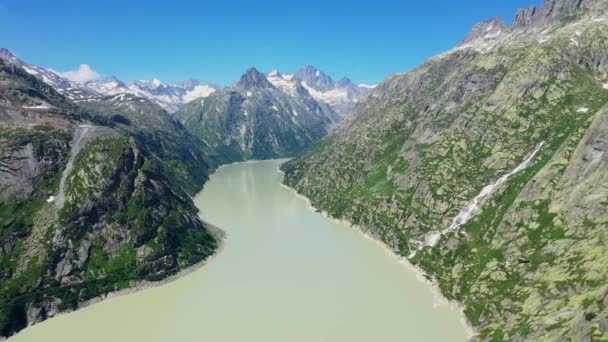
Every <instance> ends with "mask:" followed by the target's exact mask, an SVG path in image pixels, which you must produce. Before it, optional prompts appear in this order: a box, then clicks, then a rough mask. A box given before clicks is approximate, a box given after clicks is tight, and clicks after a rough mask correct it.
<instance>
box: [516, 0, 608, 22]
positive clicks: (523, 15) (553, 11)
mask: <svg viewBox="0 0 608 342" xmlns="http://www.w3.org/2000/svg"><path fill="white" fill-rule="evenodd" d="M602 1H603V0H545V2H544V3H543V4H542V5H541V6H540V7H538V8H537V7H536V6H530V7H528V8H524V9H520V10H519V11H518V12H517V15H516V16H515V20H514V22H513V28H521V27H529V26H536V25H544V24H549V23H552V22H555V21H558V20H560V19H562V18H565V17H568V16H572V15H575V14H576V12H577V11H579V10H580V9H583V8H587V7H591V6H592V5H596V4H598V3H600V2H602Z"/></svg>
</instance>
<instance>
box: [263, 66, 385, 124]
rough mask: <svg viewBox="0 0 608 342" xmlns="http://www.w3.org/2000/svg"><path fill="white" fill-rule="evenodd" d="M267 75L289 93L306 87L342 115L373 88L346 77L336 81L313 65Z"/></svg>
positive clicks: (275, 71)
mask: <svg viewBox="0 0 608 342" xmlns="http://www.w3.org/2000/svg"><path fill="white" fill-rule="evenodd" d="M267 77H268V80H269V81H270V82H271V83H272V84H273V85H274V86H275V87H277V88H279V89H281V90H282V91H284V92H287V93H297V92H302V90H303V89H305V90H306V91H307V92H308V93H309V94H310V95H311V96H312V97H314V98H315V99H316V100H317V101H320V102H323V103H326V104H328V105H329V106H331V107H332V108H333V109H334V110H335V111H336V112H337V113H339V114H340V115H341V116H346V115H347V114H348V113H350V112H351V111H352V109H353V108H354V106H355V105H356V104H357V102H358V101H359V99H360V98H361V97H362V96H363V95H364V94H366V93H367V92H368V91H369V90H370V89H372V88H373V86H365V85H356V84H354V83H353V82H351V80H350V79H348V78H346V77H344V78H342V79H340V80H339V81H337V82H336V81H334V80H333V79H332V78H331V77H330V76H329V75H327V74H325V73H324V72H323V71H320V70H319V69H317V68H316V67H314V66H312V65H308V66H305V67H303V68H302V69H300V70H299V71H298V72H296V73H295V74H284V75H283V74H281V73H280V72H278V71H277V70H273V71H271V72H270V73H269V74H268V75H267ZM302 88H303V89H302Z"/></svg>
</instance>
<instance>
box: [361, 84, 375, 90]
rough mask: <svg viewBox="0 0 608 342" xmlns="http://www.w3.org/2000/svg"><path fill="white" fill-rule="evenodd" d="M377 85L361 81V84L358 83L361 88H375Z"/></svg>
mask: <svg viewBox="0 0 608 342" xmlns="http://www.w3.org/2000/svg"><path fill="white" fill-rule="evenodd" d="M377 86H378V85H377V84H365V83H359V84H357V87H359V88H366V89H374V88H376V87H377Z"/></svg>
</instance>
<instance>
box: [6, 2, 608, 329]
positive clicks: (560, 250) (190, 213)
mask: <svg viewBox="0 0 608 342" xmlns="http://www.w3.org/2000/svg"><path fill="white" fill-rule="evenodd" d="M279 158H293V159H290V160H288V161H286V162H285V163H283V164H282V165H281V166H280V168H281V171H282V172H284V176H283V180H282V182H283V183H284V185H286V186H288V187H290V188H292V189H294V190H295V191H297V192H298V193H299V194H301V195H303V196H306V197H307V198H308V199H309V200H310V204H311V205H312V206H313V207H314V208H315V209H316V211H319V212H322V213H324V214H327V215H328V216H331V217H333V218H335V219H338V220H344V221H347V222H349V223H351V224H352V225H354V226H356V227H357V228H359V229H360V230H361V231H362V232H363V233H365V234H367V235H369V236H371V237H372V238H374V239H375V240H378V241H379V242H381V243H382V244H384V245H385V246H386V247H387V248H389V249H390V251H391V252H393V253H394V254H396V255H397V256H399V257H400V258H401V260H402V261H403V262H404V263H411V264H412V265H413V266H415V267H416V268H417V269H418V270H420V271H421V272H422V273H423V274H424V277H425V278H426V279H427V280H428V281H429V282H432V283H433V284H435V285H436V286H437V288H438V289H439V291H440V292H441V294H442V295H443V296H444V297H445V298H447V299H448V300H450V301H453V302H454V303H457V306H458V308H459V310H461V311H462V315H463V317H464V320H465V321H466V324H467V326H468V328H470V330H471V331H473V335H472V336H471V337H470V338H471V339H472V340H483V341H505V340H509V341H537V340H542V341H545V340H547V341H568V340H571V341H592V340H598V341H599V340H606V336H608V245H607V241H608V0H545V1H544V3H543V4H542V5H540V6H539V7H534V6H532V7H530V8H527V9H522V10H520V11H519V12H518V13H517V14H516V16H515V19H514V20H513V23H512V24H506V23H505V22H504V21H503V20H502V19H500V18H498V17H497V18H494V19H490V20H487V21H483V22H480V23H479V24H477V25H476V26H475V27H474V28H473V29H472V31H471V32H470V33H469V34H468V35H467V36H466V37H465V38H464V40H462V42H461V43H460V44H458V45H457V46H455V47H454V48H452V49H451V50H448V51H446V52H444V53H442V54H439V55H437V56H434V57H432V58H430V59H429V60H427V61H426V62H424V63H423V64H422V65H420V66H418V67H417V68H415V69H413V70H411V71H408V72H403V73H396V74H393V75H392V76H390V77H388V78H387V79H386V80H384V81H383V82H382V83H380V84H379V85H377V86H369V85H365V84H355V83H353V82H351V80H349V79H348V78H342V79H340V80H337V81H336V80H334V79H332V78H331V77H330V76H328V75H327V74H325V73H324V72H322V71H320V70H318V69H317V68H315V67H314V66H310V65H309V66H305V67H303V68H302V69H300V70H299V71H297V72H294V73H286V72H280V71H278V70H272V71H270V72H268V73H265V72H261V71H259V70H258V69H256V68H250V69H248V70H246V71H245V73H244V74H243V75H242V76H241V77H240V79H239V80H238V81H237V82H235V83H234V84H232V85H231V86H227V87H222V86H219V85H214V84H201V83H200V82H198V81H196V80H189V81H186V82H182V83H177V84H165V83H163V82H161V81H160V80H158V79H153V80H151V81H145V80H136V81H132V82H123V81H121V80H119V79H118V78H116V77H107V78H101V79H96V80H93V81H88V82H82V83H79V82H75V81H73V80H70V79H68V78H66V77H65V75H63V74H61V73H58V72H56V71H53V70H51V69H47V68H43V67H40V66H35V65H31V64H28V63H26V62H24V61H22V60H20V59H19V58H18V57H17V56H15V55H14V54H13V53H12V52H11V51H9V50H7V49H0V289H1V290H0V340H2V339H3V338H7V337H10V336H12V335H14V334H15V333H17V332H19V331H20V330H22V329H24V328H26V327H28V326H30V325H32V324H35V323H38V322H41V321H43V320H46V319H48V318H51V317H53V316H56V315H58V314H59V313H62V312H67V311H73V310H76V309H78V308H80V307H82V306H83V305H84V304H88V303H92V302H96V301H99V300H102V299H104V298H106V297H107V296H108V295H109V294H111V293H114V292H117V291H123V292H124V291H129V290H130V289H131V290H134V289H140V288H144V287H147V286H151V285H153V284H158V283H160V282H163V281H168V280H170V279H173V277H175V276H178V275H181V274H184V273H185V272H189V271H191V270H193V269H194V268H196V267H199V266H200V265H202V264H203V263H204V261H205V260H208V258H209V257H210V256H212V255H213V254H214V253H216V252H218V251H219V249H220V248H221V247H222V244H223V243H224V241H226V242H229V241H230V236H225V234H224V232H223V230H222V227H215V226H213V225H212V224H210V223H208V222H205V221H203V220H202V219H201V218H200V216H199V214H200V213H199V209H198V208H197V206H195V202H194V200H193V197H194V196H195V195H196V194H197V193H199V191H201V189H202V188H203V185H204V184H205V183H206V182H207V181H209V179H210V175H211V174H212V173H214V172H215V171H216V170H217V169H218V168H219V167H220V166H222V165H226V164H230V163H233V162H239V161H247V160H261V159H279ZM273 163H274V162H273ZM278 164H279V161H277V162H276V165H278ZM268 165H270V164H268ZM268 165H266V166H261V167H260V168H258V169H253V168H252V169H251V170H250V173H249V174H248V177H249V178H251V179H254V178H255V177H257V178H255V179H260V180H267V178H268V177H269V176H268V171H267V169H268V170H270V166H272V167H274V170H276V165H275V164H272V165H270V166H268ZM262 171H264V172H262ZM226 174H227V175H231V172H229V171H226ZM254 176H255V177H254ZM264 177H266V178H264ZM241 178H247V177H245V176H242V177H241ZM226 184H228V185H227V187H228V186H233V185H234V184H235V183H230V182H228V181H227V183H226ZM276 184H277V185H278V184H279V183H278V180H277V183H276ZM283 190H285V189H283ZM215 191H216V193H218V192H219V193H221V191H218V190H217V189H216V190H215ZM232 191H234V189H232ZM273 191H274V190H273ZM277 191H278V190H277ZM233 193H234V192H233ZM265 196H266V197H264V198H271V196H270V195H269V194H265ZM285 198H286V197H285ZM252 200H253V201H256V199H252ZM235 202H236V201H235ZM269 202H270V200H269ZM257 208H262V206H261V205H260V206H259V207H257ZM260 210H261V209H260ZM212 222H213V221H212ZM218 226H219V224H218ZM251 236H253V235H251ZM306 248H307V250H306V253H311V254H314V253H315V246H314V244H313V245H312V246H310V245H308V246H306ZM310 258H311V259H314V258H313V257H312V256H311V257H310ZM307 259H308V258H307ZM321 262H322V261H321ZM405 295H407V294H405ZM407 309H408V308H406V307H404V308H403V310H407ZM287 314H288V313H287ZM287 314H286V315H287ZM287 316H288V315H287Z"/></svg>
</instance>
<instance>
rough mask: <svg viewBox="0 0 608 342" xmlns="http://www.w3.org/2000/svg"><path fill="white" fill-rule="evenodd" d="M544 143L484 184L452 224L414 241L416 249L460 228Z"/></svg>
mask: <svg viewBox="0 0 608 342" xmlns="http://www.w3.org/2000/svg"><path fill="white" fill-rule="evenodd" d="M544 144H545V142H544V141H543V142H541V143H540V144H538V145H537V146H536V148H535V149H534V151H532V153H530V154H529V155H528V157H526V159H525V160H524V161H523V162H521V164H519V165H517V167H515V168H514V169H513V170H511V172H509V173H507V174H505V175H503V176H502V177H500V178H499V179H498V180H496V181H495V182H494V183H492V184H489V185H486V186H485V187H484V188H483V189H481V192H480V193H479V194H478V195H477V196H475V198H473V199H472V200H471V201H470V202H469V203H467V205H466V206H465V207H464V208H463V209H461V210H460V212H459V213H458V215H456V217H454V219H453V220H452V224H450V226H449V227H448V228H446V229H444V230H440V231H432V232H429V233H427V234H425V235H424V238H423V241H416V245H417V246H418V250H421V249H422V248H424V247H433V246H435V245H436V244H437V242H438V241H439V240H440V238H441V237H442V236H443V235H445V234H447V233H449V232H453V231H457V230H459V229H460V227H462V226H463V225H464V224H466V223H467V222H469V220H470V219H471V218H473V216H475V215H476V214H477V212H478V211H479V208H480V206H481V205H482V204H483V202H484V200H486V199H487V198H488V197H490V196H491V195H492V194H493V193H494V192H495V191H496V190H497V189H498V188H499V187H500V186H501V185H503V184H504V183H506V182H507V180H508V179H509V177H511V176H513V175H514V174H516V173H518V172H520V171H522V170H524V169H525V168H527V167H528V165H530V162H531V161H532V159H534V156H536V154H537V153H538V151H540V149H541V148H542V147H543V145H544ZM414 255H416V251H414V252H412V254H410V256H409V257H410V258H411V257H413V256H414Z"/></svg>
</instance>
